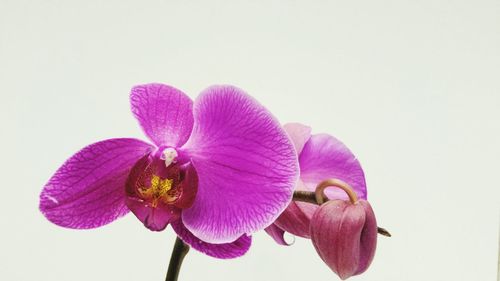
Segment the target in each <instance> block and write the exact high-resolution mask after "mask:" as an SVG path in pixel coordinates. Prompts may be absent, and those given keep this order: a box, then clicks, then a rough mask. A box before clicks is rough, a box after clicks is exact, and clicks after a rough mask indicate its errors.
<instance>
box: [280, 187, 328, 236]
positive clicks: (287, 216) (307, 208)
mask: <svg viewBox="0 0 500 281" xmlns="http://www.w3.org/2000/svg"><path fill="white" fill-rule="evenodd" d="M296 190H305V187H304V183H303V182H302V181H301V180H299V181H298V182H297V186H296ZM317 208H318V206H317V205H315V204H310V203H304V202H296V201H292V202H290V204H289V205H288V207H286V209H285V210H284V211H283V213H281V215H280V216H279V217H278V218H277V219H276V221H275V222H274V224H276V225H277V226H278V227H279V228H281V229H283V230H284V231H286V232H289V233H291V234H293V235H296V236H300V237H303V238H310V235H309V222H310V220H311V217H312V216H313V214H314V212H315V211H316V209H317Z"/></svg>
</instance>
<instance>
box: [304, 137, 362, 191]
mask: <svg viewBox="0 0 500 281" xmlns="http://www.w3.org/2000/svg"><path fill="white" fill-rule="evenodd" d="M299 162H300V173H301V174H300V178H301V180H302V181H304V183H305V185H306V187H307V189H308V190H310V191H314V189H315V188H316V185H317V184H318V183H320V182H321V181H323V180H326V179H329V178H336V179H340V180H342V181H344V182H346V183H347V184H349V185H350V186H351V187H352V188H353V189H354V190H355V191H356V193H357V195H358V197H359V198H361V199H366V195H367V192H366V183H365V175H364V173H363V169H362V168H361V165H360V164H359V161H358V159H356V157H355V156H354V154H353V153H352V152H351V151H350V150H349V149H348V148H347V147H346V146H345V145H344V144H343V143H342V142H340V141H339V140H337V139H336V138H334V137H332V136H330V135H327V134H318V135H313V136H312V137H311V138H310V139H309V141H308V142H307V143H306V144H305V145H304V149H303V150H302V153H301V154H300V157H299ZM325 191H326V192H325V194H326V195H327V196H328V197H329V198H331V199H346V198H347V195H346V194H345V192H344V191H342V190H340V189H336V188H328V189H326V190H325Z"/></svg>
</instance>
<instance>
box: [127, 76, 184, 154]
mask: <svg viewBox="0 0 500 281" xmlns="http://www.w3.org/2000/svg"><path fill="white" fill-rule="evenodd" d="M130 103H131V108H132V112H133V113H134V115H135V117H136V118H137V120H138V121H139V124H140V125H141V127H142V129H143V130H144V133H145V134H146V135H147V136H148V138H149V139H150V140H151V141H152V142H153V143H154V144H156V145H157V146H158V147H160V146H173V147H179V146H181V145H183V144H184V143H185V142H186V140H187V139H188V138H189V135H190V133H191V129H192V128H193V102H192V101H191V99H190V98H189V97H188V96H186V94H184V93H183V92H181V91H180V90H178V89H176V88H174V87H171V86H167V85H163V84H156V83H153V84H145V85H138V86H135V87H134V88H132V92H131V93H130Z"/></svg>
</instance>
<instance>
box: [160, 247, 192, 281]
mask: <svg viewBox="0 0 500 281" xmlns="http://www.w3.org/2000/svg"><path fill="white" fill-rule="evenodd" d="M188 252H189V246H188V245H187V244H185V243H184V242H182V240H181V239H180V238H179V237H177V238H176V239H175V244H174V248H173V249H172V256H170V262H169V264H168V271H167V276H166V277H165V281H177V278H178V277H179V272H180V271H181V266H182V261H183V260H184V257H185V256H186V255H187V253H188Z"/></svg>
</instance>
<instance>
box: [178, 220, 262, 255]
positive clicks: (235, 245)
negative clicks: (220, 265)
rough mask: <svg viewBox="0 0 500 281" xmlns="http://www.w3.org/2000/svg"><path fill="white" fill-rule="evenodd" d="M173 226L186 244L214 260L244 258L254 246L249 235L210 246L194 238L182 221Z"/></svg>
mask: <svg viewBox="0 0 500 281" xmlns="http://www.w3.org/2000/svg"><path fill="white" fill-rule="evenodd" d="M171 225H172V228H173V229H174V230H175V232H176V233H177V235H178V236H179V238H181V240H182V241H184V243H186V244H188V245H190V246H191V247H193V248H194V249H196V250H198V251H200V252H202V253H204V254H206V255H209V256H211V257H214V258H219V259H232V258H237V257H240V256H243V255H244V254H245V253H246V252H247V251H248V249H250V245H251V244H252V238H251V237H250V236H247V235H242V236H241V237H240V238H238V239H236V241H233V242H230V243H223V244H210V243H207V242H205V241H203V240H200V239H199V238H197V237H196V236H194V235H193V234H192V233H191V232H190V231H189V230H188V229H187V228H186V227H184V225H183V223H182V220H177V221H175V222H173V223H172V224H171Z"/></svg>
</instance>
